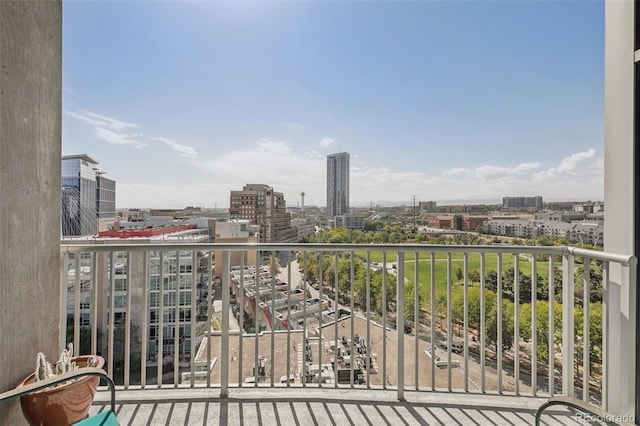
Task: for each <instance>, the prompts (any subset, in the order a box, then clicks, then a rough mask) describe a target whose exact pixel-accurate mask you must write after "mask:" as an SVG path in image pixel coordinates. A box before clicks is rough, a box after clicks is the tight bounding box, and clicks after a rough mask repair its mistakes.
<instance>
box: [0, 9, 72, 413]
mask: <svg viewBox="0 0 640 426" xmlns="http://www.w3.org/2000/svg"><path fill="white" fill-rule="evenodd" d="M0 66H1V69H0V200H2V201H1V202H0V227H1V230H0V342H1V346H0V373H1V374H0V391H5V390H8V389H12V388H13V387H15V385H16V383H17V382H18V381H19V380H20V379H22V378H23V377H24V376H26V375H27V373H29V372H30V371H31V370H33V369H34V368H35V358H36V353H37V351H43V352H44V353H45V355H47V357H48V358H51V359H53V360H55V359H57V358H58V335H59V330H58V328H59V324H60V321H59V319H60V306H59V303H58V300H59V294H60V267H59V264H60V255H59V253H60V158H61V156H60V154H61V142H60V138H61V109H62V4H61V2H60V1H57V0H56V1H37V2H36V1H33V2H22V1H15V2H12V1H0ZM22 423H24V420H23V418H22V413H21V412H20V407H19V403H18V402H17V401H14V402H11V403H4V404H1V405H0V424H11V425H14V424H22Z"/></svg>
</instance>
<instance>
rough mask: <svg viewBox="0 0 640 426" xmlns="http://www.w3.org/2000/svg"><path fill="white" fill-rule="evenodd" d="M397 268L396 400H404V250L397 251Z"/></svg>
mask: <svg viewBox="0 0 640 426" xmlns="http://www.w3.org/2000/svg"><path fill="white" fill-rule="evenodd" d="M397 268H398V269H397V271H398V281H397V284H396V292H397V296H396V334H397V336H398V358H397V359H398V401H404V252H398V262H397ZM416 332H417V331H416ZM385 356H386V354H385Z"/></svg>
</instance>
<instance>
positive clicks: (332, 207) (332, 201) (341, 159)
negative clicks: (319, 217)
mask: <svg viewBox="0 0 640 426" xmlns="http://www.w3.org/2000/svg"><path fill="white" fill-rule="evenodd" d="M345 214H349V153H348V152H339V153H337V154H331V155H327V219H328V220H331V221H332V220H333V219H334V217H335V216H339V215H345Z"/></svg>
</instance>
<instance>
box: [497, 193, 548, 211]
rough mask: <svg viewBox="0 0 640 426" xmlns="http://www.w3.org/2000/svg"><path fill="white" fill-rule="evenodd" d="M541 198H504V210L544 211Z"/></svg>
mask: <svg viewBox="0 0 640 426" xmlns="http://www.w3.org/2000/svg"><path fill="white" fill-rule="evenodd" d="M542 206H543V202H542V197H541V196H539V195H538V196H535V197H502V208H503V209H535V210H542Z"/></svg>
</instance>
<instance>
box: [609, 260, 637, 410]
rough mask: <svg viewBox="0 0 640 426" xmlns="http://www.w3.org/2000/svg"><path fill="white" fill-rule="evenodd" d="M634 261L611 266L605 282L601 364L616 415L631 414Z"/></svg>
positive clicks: (633, 383)
mask: <svg viewBox="0 0 640 426" xmlns="http://www.w3.org/2000/svg"><path fill="white" fill-rule="evenodd" d="M636 263H637V261H636V259H635V258H632V260H631V261H629V265H628V266H622V265H620V264H617V263H612V264H610V269H609V280H608V282H607V283H606V288H607V291H606V293H605V301H606V303H607V306H606V309H605V312H606V313H607V317H606V331H605V334H604V338H605V342H604V345H603V346H606V348H607V355H606V359H605V361H606V364H604V365H603V381H605V382H606V390H607V392H606V398H607V399H606V400H605V401H604V404H605V407H607V411H609V412H611V413H613V414H618V415H627V416H628V415H633V414H635V413H634V402H635V393H636V390H635V378H636V374H637V371H636V358H635V357H636V356H637V354H636V353H635V351H634V350H632V349H631V348H632V347H633V346H634V344H635V339H636V338H637V337H636V333H637V329H636V327H637V325H636V305H635V302H636V291H637V290H636V288H635V286H636Z"/></svg>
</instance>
